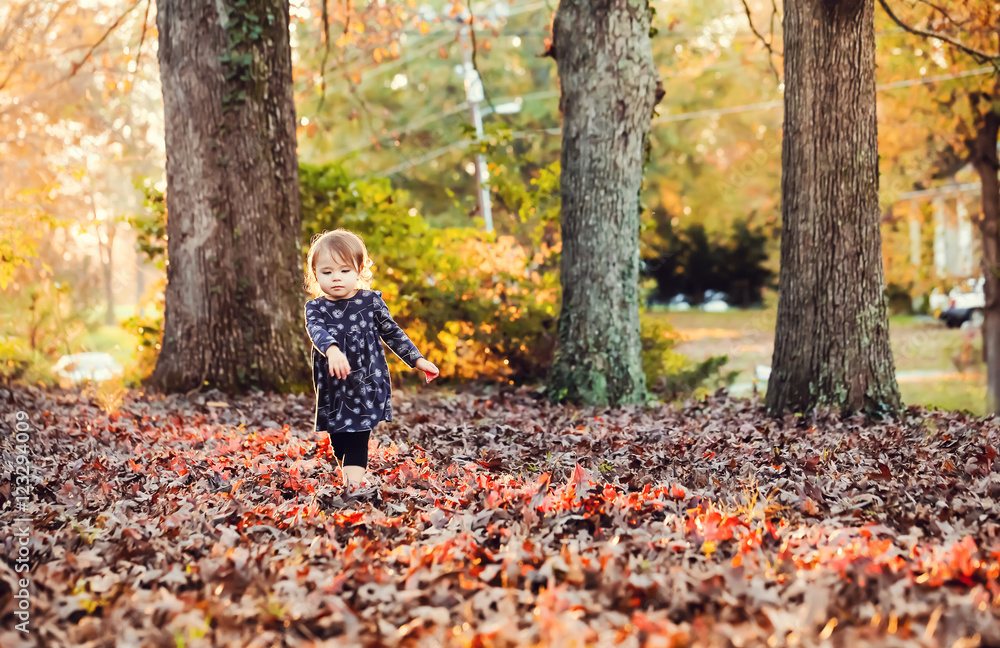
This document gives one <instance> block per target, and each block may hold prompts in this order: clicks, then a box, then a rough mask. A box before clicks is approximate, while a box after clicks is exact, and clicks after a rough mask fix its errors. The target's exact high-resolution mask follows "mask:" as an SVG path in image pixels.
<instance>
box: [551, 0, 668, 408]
mask: <svg viewBox="0 0 1000 648" xmlns="http://www.w3.org/2000/svg"><path fill="white" fill-rule="evenodd" d="M649 30H650V9H649V5H648V3H647V2H646V1H641V2H627V1H626V0H562V2H560V3H559V6H558V8H557V9H556V12H555V17H554V18H553V23H552V46H551V48H550V50H549V53H550V54H551V55H552V56H553V58H555V60H556V63H557V65H558V70H559V81H560V85H561V95H560V99H559V108H560V111H561V112H562V116H563V131H562V132H563V136H562V158H561V163H562V167H561V176H560V181H561V188H560V192H561V198H562V214H561V231H562V253H561V272H562V275H561V282H562V307H561V310H560V314H559V326H558V329H559V343H558V347H557V350H556V355H555V360H554V362H553V367H552V371H551V373H550V376H549V386H548V394H549V398H550V399H552V400H555V401H562V400H569V401H572V402H582V403H584V404H612V405H617V404H623V403H632V402H640V401H642V400H643V399H644V398H645V393H646V379H645V375H644V374H643V372H642V361H641V357H640V352H641V341H640V336H639V293H638V279H639V214H640V203H639V190H640V188H641V186H642V171H643V164H644V154H645V146H646V141H647V137H648V134H649V128H650V120H651V118H652V112H653V107H654V106H655V105H656V102H657V100H658V93H657V90H658V88H657V73H656V67H655V65H654V63H653V55H652V49H651V45H650V37H649Z"/></svg>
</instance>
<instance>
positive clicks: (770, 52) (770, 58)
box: [742, 0, 781, 83]
mask: <svg viewBox="0 0 1000 648" xmlns="http://www.w3.org/2000/svg"><path fill="white" fill-rule="evenodd" d="M742 2H743V10H744V11H745V12H746V14H747V22H748V23H750V31H752V32H753V33H754V35H755V36H756V37H757V38H758V39H760V42H761V43H763V44H764V47H766V48H767V62H768V63H769V64H770V65H771V71H772V72H774V79H775V81H777V82H778V83H781V75H779V74H778V68H777V67H776V66H775V65H774V58H773V57H774V50H773V49H771V43H769V42H768V41H767V39H766V38H764V36H763V35H762V34H761V33H760V32H759V31H757V28H756V27H754V24H753V16H752V15H751V14H750V5H748V4H747V0H742ZM771 20H772V24H773V21H774V14H771ZM772 36H773V32H772Z"/></svg>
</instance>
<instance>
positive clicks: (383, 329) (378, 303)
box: [373, 290, 424, 369]
mask: <svg viewBox="0 0 1000 648" xmlns="http://www.w3.org/2000/svg"><path fill="white" fill-rule="evenodd" d="M374 292H375V304H374V306H375V312H374V313H373V315H374V317H375V326H376V327H378V332H379V335H380V336H381V337H382V339H383V340H384V341H385V343H386V344H387V345H388V346H389V348H390V349H392V352H393V353H395V354H396V356H398V357H399V359H400V360H402V361H403V362H405V363H406V366H407V367H409V368H410V369H415V368H416V364H417V360H419V359H420V358H423V357H424V356H423V354H421V353H420V351H418V350H417V347H416V345H414V344H413V342H411V341H410V338H409V337H407V336H406V333H405V332H403V329H401V328H399V324H396V321H395V320H394V319H392V315H390V314H389V307H388V306H386V305H385V302H384V301H382V292H381V291H379V290H376V291H374Z"/></svg>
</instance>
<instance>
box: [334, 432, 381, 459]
mask: <svg viewBox="0 0 1000 648" xmlns="http://www.w3.org/2000/svg"><path fill="white" fill-rule="evenodd" d="M371 433H372V431H371V430H363V431H361V432H330V433H329V434H330V443H331V444H332V445H333V454H334V456H335V457H337V460H338V461H340V462H341V463H343V464H344V465H345V466H361V467H362V468H368V437H369V436H371Z"/></svg>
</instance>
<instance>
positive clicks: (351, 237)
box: [304, 227, 374, 298]
mask: <svg viewBox="0 0 1000 648" xmlns="http://www.w3.org/2000/svg"><path fill="white" fill-rule="evenodd" d="M322 256H329V257H330V258H331V259H333V260H335V261H336V260H341V261H344V262H345V263H347V264H349V265H352V266H354V270H355V271H356V272H357V273H358V288H359V289H370V288H371V287H372V270H371V268H372V265H374V262H373V261H372V259H371V257H370V256H368V249H367V248H366V247H365V242H364V241H362V240H361V237H360V236H358V235H357V234H355V233H354V232H351V231H349V230H346V229H344V228H343V227H341V228H339V229H335V230H333V231H332V232H323V233H322V234H317V235H315V236H313V237H312V240H311V241H310V242H309V255H308V256H307V257H306V268H307V269H306V276H305V285H304V288H305V290H306V292H307V293H309V295H310V296H312V297H314V298H315V297H319V296H321V295H322V294H323V290H322V289H321V288H320V287H319V280H318V279H317V278H316V261H317V260H318V258H319V257H322Z"/></svg>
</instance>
